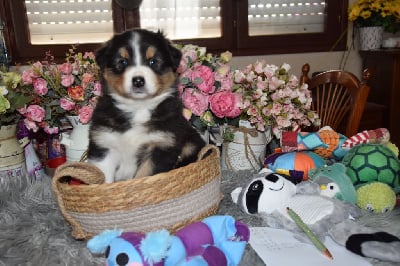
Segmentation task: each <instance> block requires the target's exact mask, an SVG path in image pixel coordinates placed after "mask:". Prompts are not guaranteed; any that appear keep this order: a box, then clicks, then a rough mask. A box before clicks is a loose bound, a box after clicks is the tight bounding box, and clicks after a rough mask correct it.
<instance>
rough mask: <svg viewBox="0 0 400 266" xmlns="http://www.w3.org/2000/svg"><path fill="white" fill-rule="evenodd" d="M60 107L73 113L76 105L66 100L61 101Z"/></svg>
mask: <svg viewBox="0 0 400 266" xmlns="http://www.w3.org/2000/svg"><path fill="white" fill-rule="evenodd" d="M60 107H61V108H62V109H64V110H67V111H71V110H73V109H74V108H75V103H74V102H73V101H70V100H69V99H66V98H61V99H60Z"/></svg>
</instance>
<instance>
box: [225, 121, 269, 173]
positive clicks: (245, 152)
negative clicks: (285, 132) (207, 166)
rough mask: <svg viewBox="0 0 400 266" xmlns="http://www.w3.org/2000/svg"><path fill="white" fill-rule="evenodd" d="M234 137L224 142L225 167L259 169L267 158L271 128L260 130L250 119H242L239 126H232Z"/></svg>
mask: <svg viewBox="0 0 400 266" xmlns="http://www.w3.org/2000/svg"><path fill="white" fill-rule="evenodd" d="M230 129H231V131H232V133H233V135H234V139H233V141H231V142H224V143H223V144H222V156H221V165H222V168H223V169H228V170H233V171H239V170H259V169H260V167H262V164H263V162H264V158H265V149H266V144H267V143H268V142H269V140H270V139H271V131H270V129H269V128H267V130H266V131H265V132H260V131H258V130H257V129H256V128H254V127H253V126H252V125H251V124H250V123H249V122H248V121H240V123H239V127H230Z"/></svg>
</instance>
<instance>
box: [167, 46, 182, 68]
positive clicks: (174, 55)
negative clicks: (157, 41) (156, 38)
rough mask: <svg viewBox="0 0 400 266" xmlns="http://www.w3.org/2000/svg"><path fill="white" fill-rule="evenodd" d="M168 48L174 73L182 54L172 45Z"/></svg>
mask: <svg viewBox="0 0 400 266" xmlns="http://www.w3.org/2000/svg"><path fill="white" fill-rule="evenodd" d="M168 48H169V52H170V54H171V61H172V69H173V70H174V71H176V70H177V69H178V67H179V64H180V62H181V58H182V52H181V51H180V50H179V49H177V48H176V47H175V46H173V45H172V44H169V45H168Z"/></svg>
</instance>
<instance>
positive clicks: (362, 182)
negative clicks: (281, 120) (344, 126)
mask: <svg viewBox="0 0 400 266" xmlns="http://www.w3.org/2000/svg"><path fill="white" fill-rule="evenodd" d="M398 155H399V154H398V148H397V147H396V146H395V145H393V144H392V143H390V134H389V131H388V130H387V129H385V128H378V129H375V130H365V131H362V132H360V133H358V134H356V135H355V136H352V137H350V138H347V137H345V136H343V135H341V134H339V133H336V132H335V131H333V130H332V129H331V128H329V127H324V128H322V129H321V130H320V131H318V132H311V133H310V132H283V133H282V152H277V153H274V154H272V155H270V156H268V157H267V158H266V159H265V162H264V167H266V168H269V169H271V170H272V171H273V172H275V173H279V174H284V175H287V176H289V178H290V180H292V181H295V183H298V182H300V181H304V180H307V179H311V180H313V181H315V182H317V183H318V184H319V185H320V193H321V194H322V195H325V196H332V197H337V198H339V199H342V200H347V201H349V202H351V203H354V204H357V206H359V207H360V208H361V209H364V210H367V211H369V212H374V213H384V212H388V211H391V210H392V209H393V208H394V206H395V205H396V194H397V193H399V192H400V160H399V159H398Z"/></svg>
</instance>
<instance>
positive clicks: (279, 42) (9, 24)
mask: <svg viewBox="0 0 400 266" xmlns="http://www.w3.org/2000/svg"><path fill="white" fill-rule="evenodd" d="M220 5H221V30H222V32H221V33H222V34H221V37H219V38H207V39H181V40H174V42H175V43H192V44H197V45H200V46H205V47H207V50H208V51H209V52H215V53H217V52H223V51H226V50H229V51H231V52H232V53H233V55H235V56H246V55H267V54H287V53H304V52H324V51H326V52H327V51H331V50H334V51H340V50H345V48H346V43H347V35H346V34H343V33H344V32H345V31H346V29H347V24H348V21H347V8H348V1H347V0H326V5H327V13H326V16H328V20H327V23H326V25H325V31H324V33H305V34H286V35H270V36H265V35H264V36H248V29H247V28H248V20H247V12H240V11H243V10H247V5H248V1H247V0H236V1H233V0H220ZM112 8H113V20H114V32H116V33H120V32H123V31H125V30H128V29H131V28H135V27H140V14H139V9H133V10H125V9H122V8H121V7H119V6H118V5H117V4H116V3H115V1H113V3H112ZM0 15H1V17H2V19H3V21H4V23H5V27H4V35H5V38H6V45H7V48H8V51H9V54H10V55H11V59H12V64H16V63H17V64H24V63H27V62H28V61H34V60H38V59H43V57H44V55H45V52H46V51H51V52H52V54H53V55H54V56H55V58H56V60H57V59H58V60H59V61H62V59H63V58H64V57H65V52H66V51H67V50H68V49H69V48H70V47H71V45H68V44H65V45H64V44H56V45H32V44H30V43H29V34H28V18H27V16H26V8H25V4H24V1H23V0H1V10H0ZM336 15H337V16H336ZM293 44H295V45H293ZM100 46H101V44H100V43H88V44H79V45H78V46H77V47H78V51H82V52H84V51H94V50H96V49H98V48H99V47H100Z"/></svg>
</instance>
